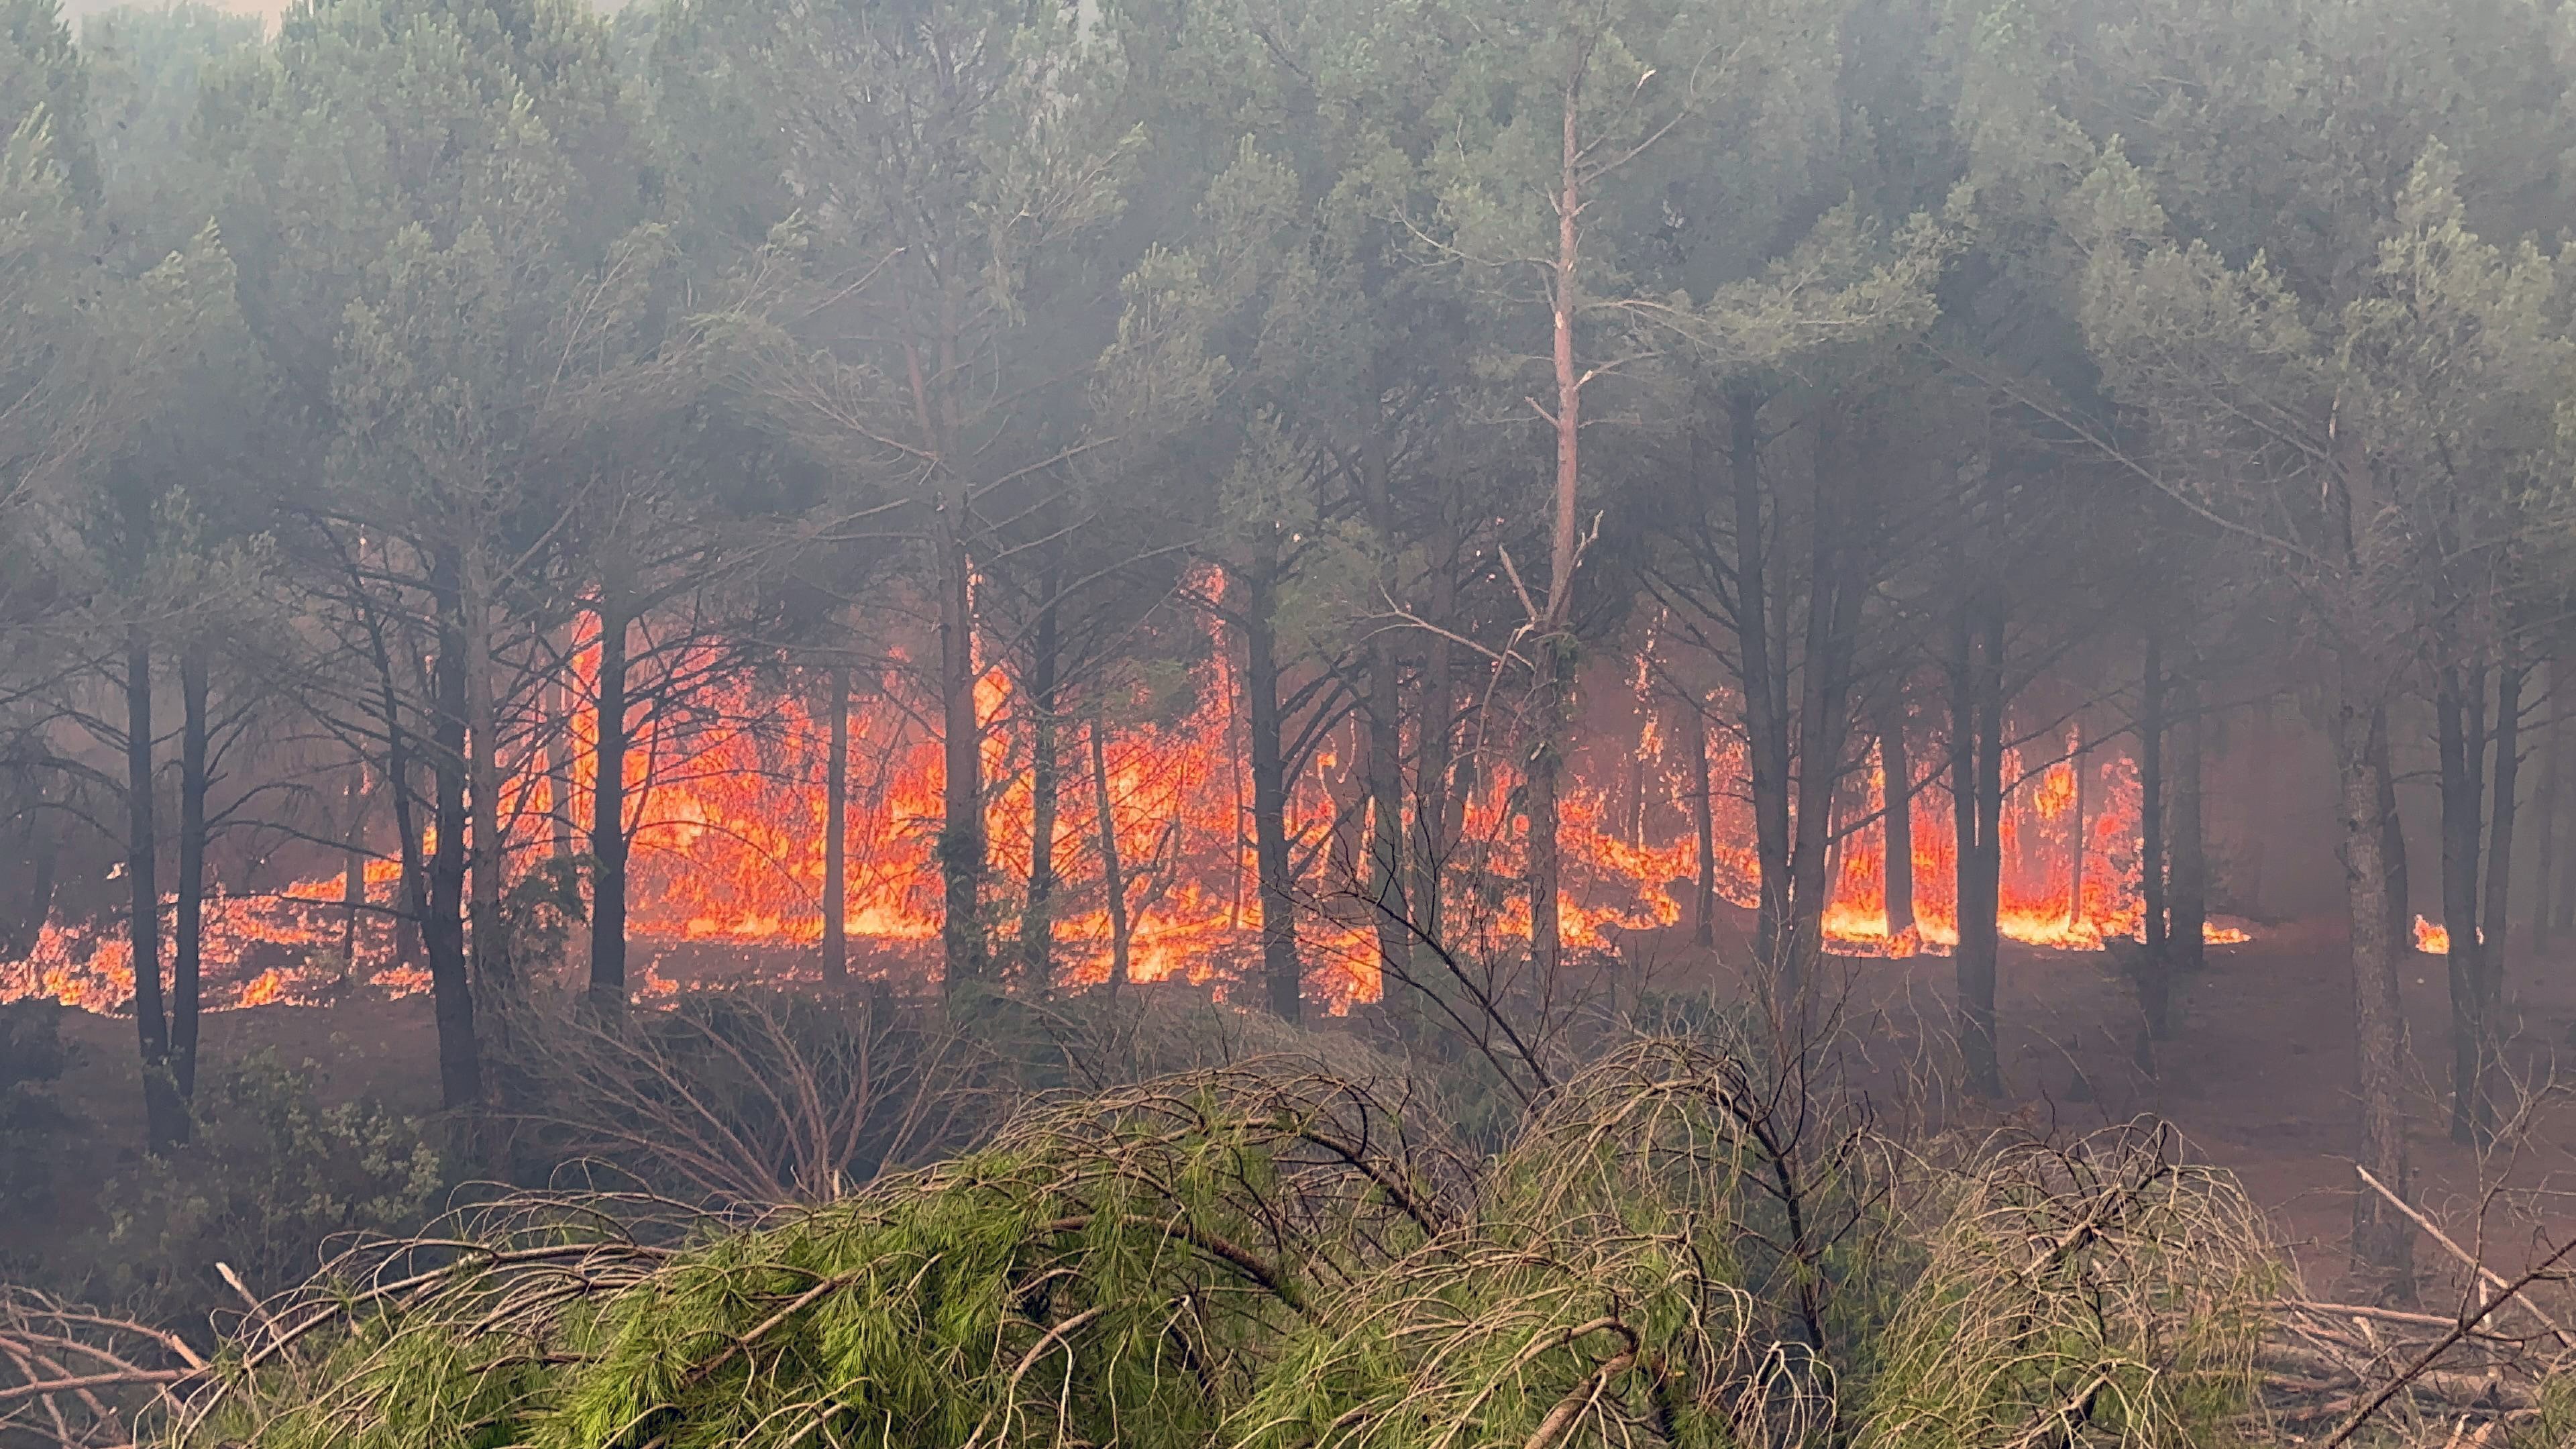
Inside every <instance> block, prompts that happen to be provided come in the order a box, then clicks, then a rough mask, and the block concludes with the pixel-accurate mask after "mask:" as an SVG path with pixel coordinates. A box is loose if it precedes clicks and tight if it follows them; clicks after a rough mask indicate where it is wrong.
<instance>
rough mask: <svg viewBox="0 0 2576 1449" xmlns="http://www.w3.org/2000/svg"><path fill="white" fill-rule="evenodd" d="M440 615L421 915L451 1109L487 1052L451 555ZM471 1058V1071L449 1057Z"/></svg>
mask: <svg viewBox="0 0 2576 1449" xmlns="http://www.w3.org/2000/svg"><path fill="white" fill-rule="evenodd" d="M430 594H431V596H432V598H433V600H434V601H435V603H436V605H437V611H438V657H437V659H436V661H435V663H434V664H433V665H432V666H431V681H430V687H431V694H432V698H433V704H432V710H431V718H430V737H429V746H430V749H429V755H430V778H431V780H432V782H433V791H434V798H433V801H432V818H433V820H434V821H435V826H434V829H435V830H436V832H437V837H438V838H437V841H436V843H435V844H434V845H433V846H432V847H431V850H430V858H429V892H428V900H427V902H426V909H425V910H424V911H423V912H422V914H421V920H420V944H421V950H422V952H423V953H424V954H426V955H427V956H428V957H429V978H430V993H431V995H432V997H433V998H435V1001H436V1010H437V1011H438V1013H439V1015H440V1028H439V1052H440V1058H441V1060H440V1077H441V1079H442V1081H443V1082H444V1083H446V1084H447V1085H448V1086H449V1087H450V1088H451V1090H452V1091H466V1092H469V1095H467V1096H465V1097H463V1098H461V1099H451V1100H450V1101H449V1102H448V1106H449V1107H450V1108H451V1109H453V1108H457V1107H463V1106H467V1105H470V1104H472V1103H474V1102H477V1101H480V1100H481V1098H482V1095H483V1065H482V1050H481V1046H480V1044H479V1041H478V1039H477V1038H476V1036H475V1034H474V1026H473V1019H474V982H473V979H472V976H471V973H469V971H468V970H467V966H466V959H465V835H466V831H467V830H468V828H469V826H468V824H467V820H466V806H465V708H466V705H465V674H466V667H465V623H464V618H463V614H464V605H463V600H462V588H461V584H460V580H459V566H458V561H457V559H456V556H455V555H454V554H453V553H452V552H451V553H447V554H443V555H441V556H440V558H439V559H438V560H437V561H436V562H435V563H434V564H433V565H432V567H431V570H430ZM469 1049H470V1050H471V1051H472V1052H473V1054H474V1055H473V1058H472V1063H471V1068H470V1070H469V1069H468V1068H467V1065H466V1063H465V1062H464V1061H463V1060H459V1061H457V1062H454V1063H450V1062H449V1061H448V1060H447V1054H448V1053H449V1052H450V1051H455V1052H457V1053H459V1054H462V1053H464V1052H465V1051H467V1050H469Z"/></svg>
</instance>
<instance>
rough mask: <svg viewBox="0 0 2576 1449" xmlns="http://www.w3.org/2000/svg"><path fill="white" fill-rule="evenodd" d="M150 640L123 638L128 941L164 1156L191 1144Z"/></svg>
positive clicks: (146, 1083) (140, 1040)
mask: <svg viewBox="0 0 2576 1449" xmlns="http://www.w3.org/2000/svg"><path fill="white" fill-rule="evenodd" d="M153 787H154V780H153V769H152V639H151V636H150V635H148V634H146V633H145V632H144V631H143V627H142V626H141V625H139V624H137V625H130V626H128V627H127V629H126V631H125V881H126V888H127V891H128V895H127V898H126V917H125V921H126V941H127V943H128V944H129V945H130V946H131V947H132V948H133V953H134V1033H135V1038H136V1041H137V1044H138V1046H139V1047H140V1048H141V1051H142V1059H143V1119H144V1132H145V1134H146V1140H147V1142H148V1143H149V1145H150V1147H151V1150H152V1151H154V1152H156V1153H158V1152H162V1151H166V1150H167V1149H169V1148H171V1147H175V1146H177V1145H178V1144H179V1143H181V1142H184V1141H186V1140H187V1138H188V1126H187V1122H188V1114H187V1107H186V1106H185V1104H183V1103H182V1102H181V1101H180V1099H179V1084H178V1079H177V1078H176V1077H174V1076H173V1075H172V1074H171V1070H170V1018H169V1016H168V1013H167V1011H166V1009H165V1007H164V1006H163V1003H162V999H161V886H160V882H159V880H158V878H157V877H156V875H155V871H154V867H155V865H156V863H157V860H158V857H159V853H160V852H159V844H160V836H159V831H158V828H157V826H156V824H155V822H154V819H153V809H152V805H153V801H152V793H153Z"/></svg>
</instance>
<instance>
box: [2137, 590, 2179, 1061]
mask: <svg viewBox="0 0 2576 1449" xmlns="http://www.w3.org/2000/svg"><path fill="white" fill-rule="evenodd" d="M2164 758H2165V674H2164V651H2163V645H2162V642H2161V641H2160V640H2159V639H2158V637H2157V635H2156V632H2155V631H2154V630H2152V629H2150V630H2149V631H2148V632H2147V647H2146V660H2145V667H2144V669H2143V671H2142V673H2141V674H2140V677H2139V686H2138V877H2139V882H2138V883H2139V895H2140V897H2141V898H2142V899H2143V900H2144V901H2145V902H2146V911H2147V918H2146V931H2145V935H2146V950H2145V951H2144V952H2142V953H2140V955H2139V957H2138V1010H2139V1014H2140V1017H2141V1018H2142V1024H2143V1027H2144V1031H2145V1035H2144V1037H2143V1038H2142V1039H2141V1041H2140V1042H2139V1046H2138V1064H2139V1065H2140V1066H2141V1067H2142V1068H2145V1069H2146V1070H2149V1071H2153V1070H2154V1067H2155V1054H2154V1049H2153V1048H2152V1047H2151V1046H2150V1045H2148V1043H2150V1042H2155V1041H2162V1040H2164V1039H2165V1038H2166V1037H2169V1036H2171V1035H2173V957H2172V954H2171V952H2170V951H2169V949H2168V948H2169V946H2170V944H2171V939H2170V936H2169V935H2168V931H2167V926H2168V920H2167V916H2166V908H2167V902H2166V899H2165V768H2164Z"/></svg>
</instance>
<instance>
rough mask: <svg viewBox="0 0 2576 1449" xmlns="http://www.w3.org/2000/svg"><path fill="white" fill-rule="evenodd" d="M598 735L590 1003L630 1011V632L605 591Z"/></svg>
mask: <svg viewBox="0 0 2576 1449" xmlns="http://www.w3.org/2000/svg"><path fill="white" fill-rule="evenodd" d="M598 614H599V718H598V721H597V727H596V729H595V731H594V733H596V734H597V735H598V737H599V744H598V748H597V750H596V751H595V752H594V753H595V756H596V758H597V762H598V763H597V768H596V769H595V770H594V771H593V776H592V780H591V787H590V861H591V884H590V1002H591V1005H592V1007H593V1008H594V1009H596V1010H598V1011H600V1012H602V1013H604V1014H608V1015H612V1016H613V1015H616V1014H620V1013H622V1012H624V1011H625V1009H626V749H627V731H626V683H627V681H626V668H627V661H626V631H627V628H628V626H629V624H630V623H631V622H632V621H631V620H629V619H628V618H627V616H626V609H625V606H624V605H623V603H621V602H620V601H619V600H618V599H616V598H615V597H614V596H613V595H611V594H610V593H609V592H607V591H606V590H602V592H601V594H600V600H599V606H598Z"/></svg>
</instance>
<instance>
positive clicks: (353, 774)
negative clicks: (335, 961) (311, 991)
mask: <svg viewBox="0 0 2576 1449" xmlns="http://www.w3.org/2000/svg"><path fill="white" fill-rule="evenodd" d="M367 794H368V791H367V767H366V766H365V765H364V764H360V765H358V766H357V767H356V768H354V769H353V770H351V771H350V772H349V789H348V800H349V834H348V838H347V841H346V845H347V853H346V854H345V855H343V856H342V857H341V862H340V960H341V961H342V963H344V972H345V975H346V976H347V977H349V978H354V977H355V976H356V974H357V969H358V917H359V916H360V915H362V914H364V913H365V911H366V908H367V850H366V845H367Z"/></svg>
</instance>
